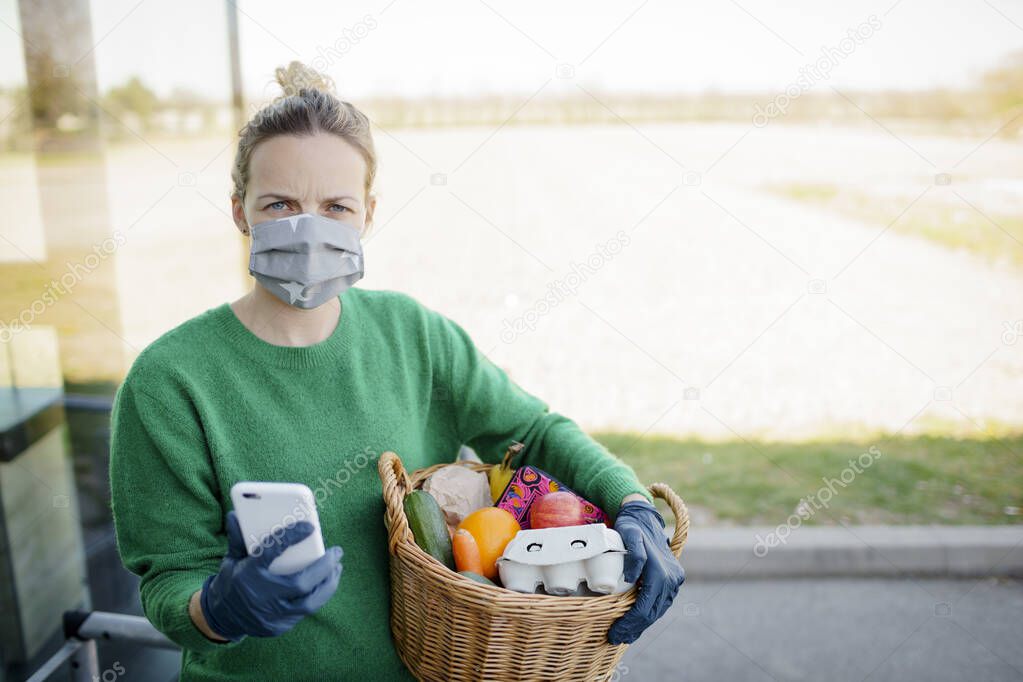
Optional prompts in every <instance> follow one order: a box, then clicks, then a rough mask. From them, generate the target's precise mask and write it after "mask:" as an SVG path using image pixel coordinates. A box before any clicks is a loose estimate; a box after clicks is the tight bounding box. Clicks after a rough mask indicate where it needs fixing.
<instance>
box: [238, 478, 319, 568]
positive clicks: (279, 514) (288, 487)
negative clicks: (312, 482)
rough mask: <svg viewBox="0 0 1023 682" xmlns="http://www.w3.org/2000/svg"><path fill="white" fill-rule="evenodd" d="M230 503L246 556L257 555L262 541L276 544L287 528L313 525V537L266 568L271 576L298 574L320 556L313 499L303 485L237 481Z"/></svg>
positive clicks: (316, 516) (289, 549) (296, 545)
mask: <svg viewBox="0 0 1023 682" xmlns="http://www.w3.org/2000/svg"><path fill="white" fill-rule="evenodd" d="M231 502H232V503H233V504H234V509H235V513H236V514H237V516H238V526H239V527H240V528H241V531H242V537H243V538H244V540H245V549H246V550H247V551H248V553H249V555H250V556H252V555H256V554H259V553H260V552H261V551H262V550H263V547H261V544H262V541H263V539H264V538H267V536H269V538H268V539H267V542H268V543H272V542H275V541H278V540H279V539H280V537H281V535H282V533H283V532H284V529H285V528H286V527H287V526H290V525H292V524H294V523H296V522H298V521H308V522H309V523H311V524H313V532H312V535H310V536H309V537H307V538H305V539H304V540H302V541H301V542H298V543H296V544H294V545H292V546H290V547H288V548H287V549H285V550H284V552H282V553H281V554H280V556H278V557H277V558H275V559H274V560H273V561H272V562H271V563H270V566H269V569H268V570H269V571H270V572H271V573H274V574H277V575H282V574H285V573H294V572H295V571H300V570H302V569H303V568H305V567H306V566H308V565H309V564H311V563H312V562H313V561H315V560H316V559H318V558H319V557H321V556H323V555H324V554H325V553H326V549H325V548H324V546H323V534H322V533H321V531H320V518H319V516H318V515H317V513H316V498H314V497H313V491H311V490H310V489H309V486H307V485H305V484H303V483H277V482H274V481H238V482H237V483H235V484H234V485H233V486H231Z"/></svg>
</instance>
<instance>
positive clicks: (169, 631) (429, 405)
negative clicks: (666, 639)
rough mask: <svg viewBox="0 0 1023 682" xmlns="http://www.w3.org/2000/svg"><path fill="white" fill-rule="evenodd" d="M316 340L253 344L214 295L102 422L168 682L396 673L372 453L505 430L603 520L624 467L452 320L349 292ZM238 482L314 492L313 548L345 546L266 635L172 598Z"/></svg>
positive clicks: (493, 448) (165, 343)
mask: <svg viewBox="0 0 1023 682" xmlns="http://www.w3.org/2000/svg"><path fill="white" fill-rule="evenodd" d="M340 298H341V302H342V311H341V318H340V322H339V324H338V325H337V327H336V328H335V329H334V331H333V332H332V333H331V335H330V337H328V338H327V339H325V340H323V341H322V342H319V343H316V344H313V345H309V346H301V347H286V346H277V345H273V344H270V343H267V342H266V341H263V340H262V339H260V338H259V337H258V336H256V335H255V334H253V333H252V332H251V331H249V329H248V328H247V327H245V326H244V325H243V324H242V322H241V321H240V320H239V319H238V317H237V316H236V315H235V314H234V311H233V310H232V309H231V307H230V305H229V304H227V303H223V304H221V305H220V306H218V307H216V308H211V309H209V310H207V311H205V312H203V313H201V314H200V315H197V316H196V317H194V318H192V319H190V320H188V321H186V322H184V323H182V324H181V325H179V326H178V327H176V328H174V329H172V330H170V331H169V332H167V333H165V334H164V335H163V336H161V337H160V338H158V339H157V340H156V341H154V342H153V343H152V344H150V345H149V346H148V347H147V348H145V349H144V350H143V351H142V353H140V354H139V356H138V358H137V359H136V360H135V362H134V363H133V365H132V367H131V369H130V370H129V372H128V374H127V376H126V377H125V380H124V383H123V384H122V385H121V387H120V388H119V389H118V392H117V396H116V398H115V402H114V408H113V413H112V416H111V429H112V437H111V451H110V484H111V492H112V508H113V519H114V527H115V530H116V534H117V546H118V551H119V552H120V555H121V558H122V560H123V562H124V565H125V566H126V567H127V568H128V570H130V571H132V572H133V573H135V574H137V575H139V576H140V578H141V581H140V586H139V592H140V598H141V602H142V607H143V610H144V612H145V614H146V616H147V617H148V618H149V620H150V621H152V623H153V625H155V626H156V628H157V629H158V630H160V631H161V632H163V633H164V634H166V635H167V636H168V637H169V638H170V639H171V640H173V641H174V642H176V643H177V644H179V645H180V646H181V647H182V673H181V679H182V680H251V679H256V678H257V677H258V678H259V679H271V680H284V679H288V680H300V679H301V680H305V679H308V680H324V679H364V680H365V679H371V680H391V679H409V678H410V677H411V676H410V674H409V672H408V670H407V669H406V668H405V667H404V665H403V664H402V663H401V661H400V659H399V658H398V656H397V652H396V650H395V648H394V644H393V641H392V640H391V636H390V629H389V622H388V615H389V614H388V608H389V601H390V590H389V578H388V553H387V542H386V534H385V528H384V520H383V518H384V503H383V499H382V497H381V485H380V479H379V477H378V475H377V470H376V462H377V458H378V457H379V455H380V454H381V453H382V452H385V451H387V450H393V451H394V452H396V453H398V455H399V456H400V457H401V458H402V461H403V463H404V465H405V467H406V468H407V469H408V470H409V471H412V470H414V469H418V468H421V467H425V466H429V465H431V464H437V463H439V462H449V461H453V460H454V458H455V457H456V455H457V453H458V450H459V447H460V445H461V444H463V443H465V444H468V445H469V446H470V447H472V448H473V449H474V450H475V451H476V452H477V453H478V454H479V455H480V457H481V458H482V459H483V460H484V461H486V462H498V461H499V460H500V459H501V457H502V455H503V453H504V452H505V450H506V449H507V447H508V446H509V445H510V444H511V442H512V441H516V440H517V441H521V442H522V443H524V444H525V449H524V451H523V454H522V455H521V459H520V461H518V462H516V464H517V465H519V464H523V463H529V464H533V465H535V466H538V467H540V468H541V469H544V470H546V471H548V472H550V473H551V474H552V475H553V476H554V477H555V478H558V479H560V480H561V481H562V482H564V483H565V484H566V485H568V486H570V487H572V488H574V489H575V490H577V491H578V492H579V493H580V494H581V495H583V496H584V497H587V498H589V499H590V500H591V501H593V502H594V503H596V504H598V505H600V506H601V507H603V508H604V510H605V511H607V513H608V514H609V515H611V516H612V518H613V517H614V515H615V512H616V511H617V509H618V507H619V505H620V503H621V500H622V498H623V497H624V496H626V495H628V494H629V493H634V492H639V493H643V494H647V493H646V490H645V489H644V487H643V486H642V485H641V484H640V483H639V481H638V480H637V479H636V476H635V473H634V472H633V471H632V469H631V468H630V467H629V466H628V465H626V464H625V463H623V462H622V461H621V460H620V459H618V458H617V457H615V456H614V455H612V454H611V453H609V452H608V451H607V450H606V449H605V448H604V447H603V446H601V445H600V444H598V443H597V442H596V441H594V440H592V439H591V438H590V437H589V436H587V435H586V434H585V433H584V432H583V431H582V430H580V428H579V427H578V426H577V425H576V423H575V422H573V421H572V420H570V419H568V418H567V417H564V416H562V415H560V414H557V413H555V412H550V411H549V408H548V405H547V404H545V403H544V402H542V401H541V400H540V399H539V398H537V397H535V396H533V395H531V394H529V393H527V392H526V391H525V390H523V389H522V388H520V387H519V386H518V385H517V384H515V383H514V382H513V381H511V380H510V378H509V377H508V375H507V374H506V373H505V372H504V371H502V370H501V369H500V368H498V367H497V366H496V365H494V364H493V363H492V362H490V361H489V360H488V359H487V358H486V357H485V356H484V355H483V354H482V353H481V352H480V351H479V350H478V349H477V348H476V347H475V346H474V345H473V343H472V340H471V339H470V337H469V336H468V335H467V333H466V332H465V330H464V329H463V328H462V327H461V326H459V325H458V324H457V323H455V322H454V321H452V320H451V319H449V318H447V317H445V316H444V315H441V314H440V313H438V312H435V311H434V310H432V309H430V308H427V307H426V306H424V305H423V304H421V303H419V302H418V301H417V300H416V299H414V298H412V297H411V296H408V295H406V294H403V293H399V292H396V291H387V290H367V289H362V288H350V289H348V290H346V291H345V292H344V293H343V294H341V296H340ZM240 480H256V481H296V482H301V483H305V484H306V485H308V486H309V487H310V488H312V489H313V491H314V493H316V497H317V509H318V511H319V517H320V522H321V526H322V529H323V536H324V542H325V544H326V545H327V546H330V545H340V546H341V547H342V548H343V549H344V553H345V555H344V559H343V560H342V563H343V566H344V572H343V573H342V575H341V582H340V584H339V586H338V589H337V592H336V593H335V594H334V596H333V597H332V598H331V599H330V601H329V602H328V603H327V604H326V605H325V606H323V607H322V608H321V609H320V610H319V611H317V612H316V613H315V614H312V615H310V616H308V617H306V618H305V619H303V620H302V621H301V622H300V623H299V624H298V625H296V626H295V627H294V628H293V629H292V630H290V631H289V632H287V633H285V634H284V635H281V636H280V637H275V638H262V637H245V638H243V639H242V640H240V641H238V642H229V643H217V642H214V641H213V640H210V639H207V638H206V637H205V636H204V635H203V634H202V633H201V632H200V631H199V630H198V629H197V628H196V627H195V626H194V624H193V623H192V621H191V619H190V618H189V615H188V600H189V597H190V596H191V595H192V593H193V592H195V591H196V590H198V589H199V588H200V587H201V586H202V583H203V580H204V579H205V578H206V577H207V576H208V575H210V574H212V573H216V572H217V570H218V568H219V566H220V562H221V558H222V557H223V555H224V554H225V553H226V551H227V538H226V535H225V531H224V515H225V514H226V512H227V511H228V510H229V509H231V508H232V504H231V499H230V488H231V486H232V484H234V483H235V482H236V481H240Z"/></svg>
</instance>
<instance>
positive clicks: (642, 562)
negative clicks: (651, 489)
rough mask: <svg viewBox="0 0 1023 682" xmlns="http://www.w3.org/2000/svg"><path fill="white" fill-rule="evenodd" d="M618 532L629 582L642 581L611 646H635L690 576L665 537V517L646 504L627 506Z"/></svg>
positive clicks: (617, 624) (611, 637)
mask: <svg viewBox="0 0 1023 682" xmlns="http://www.w3.org/2000/svg"><path fill="white" fill-rule="evenodd" d="M614 528H615V530H616V531H618V533H619V534H620V535H621V536H622V541H623V542H624V543H625V549H626V550H628V554H626V555H625V581H626V582H630V583H634V582H636V581H637V580H639V583H640V584H639V596H638V597H637V598H636V603H635V604H633V605H632V608H631V609H629V610H628V611H627V612H626V613H625V615H623V616H622V617H621V618H619V619H618V620H616V621H615V622H614V623H613V624H612V625H611V628H610V629H609V630H608V633H607V640H608V642H610V643H611V644H631V643H632V642H634V641H636V639H637V638H638V637H639V636H640V634H642V632H643V631H644V630H646V629H647V628H648V627H650V625H652V624H653V622H654V621H656V620H657V619H658V618H660V617H661V616H663V615H664V612H665V611H667V610H668V607H669V606H671V602H672V600H674V599H675V595H676V594H677V593H678V588H679V587H681V586H682V583H683V582H685V579H686V572H685V571H684V570H683V569H682V565H681V564H680V563H679V562H678V559H676V558H675V555H674V554H672V552H671V547H670V546H669V545H668V537H667V536H666V535H665V534H664V517H662V516H661V515H660V514H659V513H658V511H657V508H656V507H654V506H653V505H652V504H650V502H647V501H646V500H642V501H639V500H636V501H630V502H626V503H625V504H623V505H622V506H621V508H620V509H619V510H618V516H617V518H616V519H615V525H614Z"/></svg>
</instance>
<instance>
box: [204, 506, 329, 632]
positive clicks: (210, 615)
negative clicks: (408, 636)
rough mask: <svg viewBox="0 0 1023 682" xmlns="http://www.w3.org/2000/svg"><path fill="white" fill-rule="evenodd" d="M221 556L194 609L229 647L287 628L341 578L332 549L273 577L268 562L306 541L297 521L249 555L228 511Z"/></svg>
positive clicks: (306, 527)
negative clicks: (224, 552)
mask: <svg viewBox="0 0 1023 682" xmlns="http://www.w3.org/2000/svg"><path fill="white" fill-rule="evenodd" d="M226 525H227V555H226V556H225V557H224V560H223V562H221V564H220V571H219V572H218V573H216V574H215V575H211V576H210V577H209V578H207V579H206V581H205V582H204V583H203V586H202V593H201V594H200V598H199V604H200V605H201V606H202V613H203V616H205V618H206V623H207V624H208V625H209V626H210V629H212V630H213V631H214V632H215V633H217V634H218V635H220V636H221V637H223V638H225V639H229V640H231V641H232V642H236V641H238V640H239V639H241V638H242V637H244V636H245V635H253V636H256V637H276V636H277V635H281V634H284V633H285V632H287V631H288V630H290V629H291V628H293V627H294V626H295V625H296V624H297V623H298V622H299V621H300V620H302V619H303V618H304V617H305V616H307V615H309V614H310V613H313V612H314V611H316V610H317V609H319V608H320V607H321V606H323V605H324V604H325V603H327V600H328V599H330V597H331V596H332V595H333V594H334V591H335V590H336V589H337V585H338V581H339V580H340V579H341V564H340V560H341V557H342V556H343V552H342V551H341V548H340V547H338V546H336V545H335V546H333V547H330V548H328V549H327V551H326V552H325V553H324V555H323V556H321V557H320V558H319V559H317V560H316V561H314V562H313V563H311V564H309V565H308V566H306V567H305V568H303V569H302V570H300V571H296V572H294V573H289V574H286V575H277V574H274V573H271V572H270V571H269V568H268V567H269V566H270V562H272V561H273V560H274V559H275V558H277V557H278V556H279V555H280V554H282V553H283V552H284V550H285V549H287V548H288V547H290V546H291V545H293V544H296V543H298V542H300V541H302V540H303V539H305V538H307V537H309V535H310V534H312V532H313V526H312V524H311V523H309V522H308V521H299V522H298V523H295V524H293V525H291V526H289V527H287V528H285V530H284V532H283V533H282V534H281V535H280V538H279V539H270V538H269V537H266V538H264V542H263V543H262V545H261V547H262V551H261V552H260V553H258V554H257V555H255V556H249V555H248V551H247V550H246V548H245V541H244V540H243V539H242V531H241V528H240V527H239V526H238V517H237V516H236V514H235V511H234V510H233V509H232V510H231V511H229V512H228V513H227V523H226Z"/></svg>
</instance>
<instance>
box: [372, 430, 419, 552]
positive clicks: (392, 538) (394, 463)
mask: <svg viewBox="0 0 1023 682" xmlns="http://www.w3.org/2000/svg"><path fill="white" fill-rule="evenodd" d="M377 473H379V474H380V482H381V484H382V485H383V489H384V505H385V506H386V509H385V510H384V524H385V525H386V526H387V534H388V537H387V546H388V548H389V549H390V550H391V554H395V553H397V551H398V544H399V543H401V542H413V541H414V540H413V537H412V531H411V530H410V529H409V527H408V519H406V518H405V506H404V502H405V495H407V494H408V493H409V492H411V491H412V481H411V479H409V477H408V473H407V472H406V471H405V467H404V466H403V465H402V463H401V459H400V458H399V457H398V455H396V454H395V453H393V452H391V451H390V450H388V451H387V452H385V453H383V454H382V455H380V459H379V461H377Z"/></svg>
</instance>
